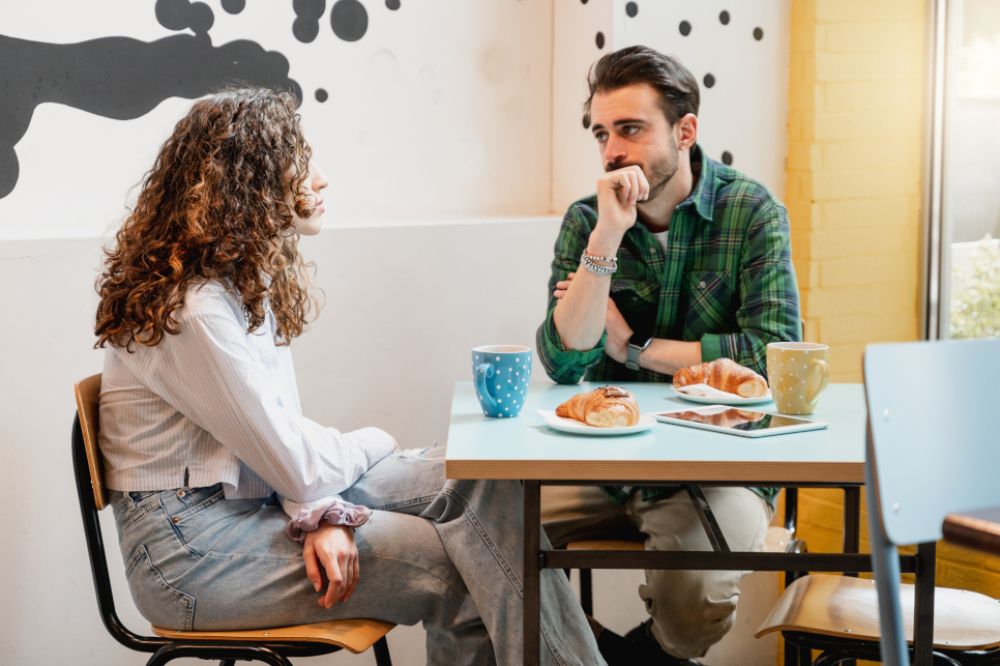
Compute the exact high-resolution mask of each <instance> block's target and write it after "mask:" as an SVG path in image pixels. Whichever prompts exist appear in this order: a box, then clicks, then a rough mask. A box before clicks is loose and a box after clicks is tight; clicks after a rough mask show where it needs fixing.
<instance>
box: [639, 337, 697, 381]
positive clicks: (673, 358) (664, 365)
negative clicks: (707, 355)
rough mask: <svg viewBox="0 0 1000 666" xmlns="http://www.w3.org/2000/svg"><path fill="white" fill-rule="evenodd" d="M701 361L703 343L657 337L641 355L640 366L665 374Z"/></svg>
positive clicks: (670, 373)
mask: <svg viewBox="0 0 1000 666" xmlns="http://www.w3.org/2000/svg"><path fill="white" fill-rule="evenodd" d="M699 363H701V343H700V342H682V341H680V340H665V339H663V338H656V339H654V340H653V342H652V343H651V344H650V345H649V346H648V347H646V350H645V351H644V352H642V354H640V355H639V366H640V367H643V368H646V369H647V370H652V371H653V372H658V373H660V374H663V375H673V374H674V373H676V372H677V371H678V370H680V369H681V368H687V367H690V366H692V365H698V364H699Z"/></svg>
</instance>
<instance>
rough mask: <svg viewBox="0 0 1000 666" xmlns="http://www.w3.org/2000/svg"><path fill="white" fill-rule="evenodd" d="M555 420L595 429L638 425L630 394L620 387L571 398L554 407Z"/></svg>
mask: <svg viewBox="0 0 1000 666" xmlns="http://www.w3.org/2000/svg"><path fill="white" fill-rule="evenodd" d="M556 416H562V417H563V418H568V419H575V420H577V421H582V422H584V423H586V424H587V425H592V426H597V427H598V428H611V427H614V426H634V425H635V424H637V423H638V422H639V403H637V402H636V401H635V396H634V395H632V393H631V392H629V391H626V390H625V389H623V388H621V387H620V386H601V387H600V388H596V389H594V390H593V391H587V392H586V393H578V394H576V395H574V396H573V397H572V398H570V399H569V400H567V401H566V402H564V403H563V404H561V405H559V406H558V407H556Z"/></svg>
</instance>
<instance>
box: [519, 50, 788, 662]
mask: <svg viewBox="0 0 1000 666" xmlns="http://www.w3.org/2000/svg"><path fill="white" fill-rule="evenodd" d="M589 84H590V97H589V98H588V99H587V102H586V104H585V107H584V108H585V111H586V114H587V117H588V120H589V123H590V129H591V131H592V132H593V135H594V138H595V139H596V141H597V144H598V147H599V150H600V154H601V159H602V163H603V165H604V170H605V172H606V173H605V174H604V175H603V176H602V177H601V178H600V179H598V181H597V193H596V195H591V196H589V197H587V198H584V199H581V200H579V201H577V202H575V203H574V204H572V205H571V206H570V207H569V210H568V211H567V212H566V216H565V218H564V220H563V224H562V228H561V229H560V232H559V237H558V239H557V241H556V245H555V258H554V259H553V262H552V277H551V279H550V281H549V289H550V290H551V292H552V296H551V298H550V300H549V309H548V315H547V317H546V319H545V321H544V322H543V323H542V325H541V327H540V328H539V330H538V354H539V357H540V358H541V360H542V362H543V363H544V365H545V368H546V371H547V372H548V374H549V376H550V377H552V379H554V380H555V381H557V382H560V383H574V382H578V381H580V379H583V378H585V379H587V380H590V381H602V382H603V381H659V382H669V381H670V380H671V375H673V374H674V373H675V372H676V371H677V370H679V369H680V368H684V367H687V366H690V365H695V364H697V363H701V362H703V361H710V360H713V359H716V358H720V357H729V358H732V359H734V360H736V361H737V362H739V363H741V364H743V365H745V366H747V367H750V368H753V369H754V370H756V371H757V372H760V373H762V374H763V373H764V371H765V367H764V366H765V347H766V345H767V343H769V342H774V341H778V340H797V339H799V336H800V324H799V321H800V320H799V303H798V291H797V287H796V282H795V273H794V270H793V267H792V261H791V249H790V242H789V227H788V220H787V217H786V212H785V209H784V207H783V206H782V205H781V204H780V203H779V202H778V201H776V200H775V199H774V197H773V196H772V195H771V194H770V193H769V192H768V191H767V189H766V188H764V187H763V186H762V185H760V184H759V183H756V182H754V181H752V180H750V179H749V178H747V177H746V176H744V175H743V174H741V173H739V172H738V171H736V170H735V169H732V168H729V167H727V166H724V165H722V164H720V163H718V162H715V161H714V160H711V159H710V158H708V157H707V156H706V155H705V154H704V153H703V152H702V151H701V149H700V147H699V146H698V144H697V143H696V141H697V138H698V116H697V113H698V101H699V94H698V83H697V82H696V81H695V79H694V77H693V76H692V75H691V73H690V72H689V71H688V70H687V69H686V68H685V67H684V66H683V65H682V64H680V63H679V62H678V61H677V60H675V59H674V58H671V57H669V56H665V55H663V54H661V53H658V52H657V51H654V50H652V49H649V48H646V47H641V46H637V47H630V48H626V49H622V50H620V51H617V52H614V53H609V54H607V55H605V56H604V57H602V58H601V59H600V60H599V61H598V63H597V64H596V65H595V66H594V68H593V69H592V70H591V73H590V77H589ZM678 490H679V489H678V488H662V487H661V488H633V487H613V488H606V489H601V488H597V487H593V486H591V487H581V488H572V487H560V486H546V487H544V489H543V496H542V512H543V520H544V521H545V524H546V529H547V530H548V532H549V535H550V537H551V538H552V540H553V542H554V543H565V542H566V541H570V540H573V539H578V538H584V537H588V536H590V537H593V536H597V535H607V534H608V532H610V531H615V530H619V529H621V528H623V527H624V528H632V529H638V531H639V532H641V533H642V534H643V536H644V538H645V539H646V547H647V549H651V550H680V549H692V550H697V549H705V550H708V549H710V546H709V543H708V539H707V537H706V536H705V533H704V530H703V528H702V526H701V523H700V521H699V520H698V518H697V515H696V514H695V512H694V509H693V507H692V505H691V501H690V499H689V498H688V496H687V494H686V493H684V492H678ZM703 490H704V492H705V495H706V496H707V498H708V500H709V503H710V505H711V508H712V510H713V512H714V513H715V515H716V518H717V519H718V520H719V522H720V524H721V526H722V530H723V532H724V534H725V536H726V539H727V541H728V543H729V545H730V547H731V548H732V549H733V550H760V548H761V547H762V545H763V542H764V536H765V534H766V531H767V525H768V522H769V520H770V517H771V512H772V509H773V507H772V506H771V505H772V503H773V499H774V495H775V494H776V492H777V489H774V488H753V489H747V488H721V487H720V488H704V489H703ZM744 573H745V572H740V571H658V570H651V571H647V572H646V582H645V584H643V585H641V586H640V587H639V596H640V597H641V598H642V599H643V601H644V602H645V603H646V608H647V610H648V611H649V614H650V619H649V620H647V621H646V622H645V623H643V624H642V625H640V626H639V627H636V628H635V629H634V630H632V631H631V632H629V634H628V636H627V637H626V639H627V641H621V640H618V641H615V640H613V638H614V636H613V635H612V634H610V633H609V632H608V633H603V632H602V634H601V636H599V640H598V642H599V644H601V645H602V648H603V649H604V650H605V652H606V654H605V656H606V657H607V658H608V661H609V663H611V664H614V663H616V661H615V660H616V659H620V660H622V663H658V664H659V663H697V662H689V661H686V660H689V659H692V658H695V657H699V656H701V655H703V654H704V653H705V652H706V651H707V650H708V648H709V647H710V646H711V645H713V644H714V643H715V642H717V641H718V640H719V639H721V638H722V636H723V635H724V634H725V633H726V632H727V631H728V630H729V628H730V627H731V626H732V624H733V619H734V617H735V611H736V602H737V600H738V598H739V584H740V581H741V579H742V577H743V575H744ZM664 653H665V654H664ZM640 660H641V661H640Z"/></svg>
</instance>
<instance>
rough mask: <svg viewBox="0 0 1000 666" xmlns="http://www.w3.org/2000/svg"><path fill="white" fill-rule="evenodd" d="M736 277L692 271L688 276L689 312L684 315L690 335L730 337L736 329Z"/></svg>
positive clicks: (717, 272) (714, 272)
mask: <svg viewBox="0 0 1000 666" xmlns="http://www.w3.org/2000/svg"><path fill="white" fill-rule="evenodd" d="M734 282H735V281H734V280H733V276H732V274H731V273H730V272H728V271H692V272H691V273H689V274H688V284H687V288H688V294H689V298H688V308H687V313H686V314H685V322H686V324H687V326H686V328H687V330H688V331H690V332H692V333H694V334H696V335H701V334H704V333H727V332H731V330H732V329H733V328H734V326H735V316H736V309H737V303H736V298H735V296H736V294H735V284H734Z"/></svg>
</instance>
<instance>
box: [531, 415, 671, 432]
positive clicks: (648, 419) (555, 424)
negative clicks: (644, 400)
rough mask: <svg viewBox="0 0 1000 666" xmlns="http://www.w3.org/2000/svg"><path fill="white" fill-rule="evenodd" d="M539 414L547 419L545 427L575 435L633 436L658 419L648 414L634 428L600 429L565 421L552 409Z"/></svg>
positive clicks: (649, 426) (650, 426)
mask: <svg viewBox="0 0 1000 666" xmlns="http://www.w3.org/2000/svg"><path fill="white" fill-rule="evenodd" d="M538 413H539V414H540V415H541V417H542V418H543V419H545V425H547V426H549V427H550V428H552V429H553V430H560V431H562V432H568V433H570V434H573V435H599V436H600V435H632V434H634V433H637V432H645V431H646V430H649V429H650V428H652V427H653V426H654V425H655V424H656V419H654V418H653V417H652V416H649V415H647V414H640V415H639V422H638V423H636V424H635V425H634V426H612V427H610V428H598V427H597V426H592V425H587V424H586V423H583V422H582V421H577V420H576V419H564V418H563V417H561V416H556V413H555V412H554V411H552V410H551V409H539V410H538Z"/></svg>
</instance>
